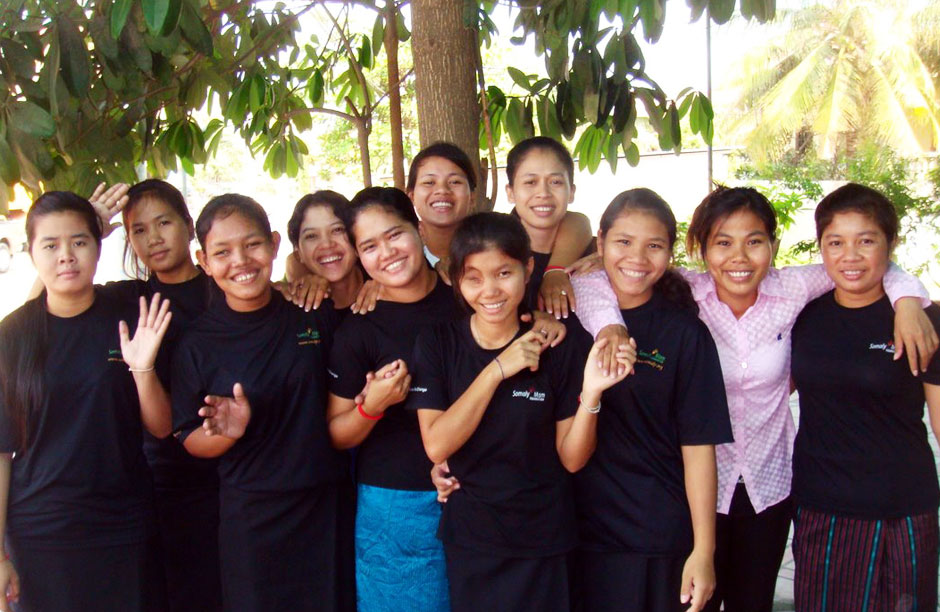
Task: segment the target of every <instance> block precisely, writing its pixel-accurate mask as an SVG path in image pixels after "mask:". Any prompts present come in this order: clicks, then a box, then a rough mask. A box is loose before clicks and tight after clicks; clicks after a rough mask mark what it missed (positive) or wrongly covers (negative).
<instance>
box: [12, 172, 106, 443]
mask: <svg viewBox="0 0 940 612" xmlns="http://www.w3.org/2000/svg"><path fill="white" fill-rule="evenodd" d="M63 212H72V213H75V214H77V215H79V216H80V217H81V218H82V220H83V221H85V224H86V225H87V226H88V231H89V232H90V233H91V236H92V238H93V239H94V240H95V244H97V245H98V250H99V252H100V251H101V226H100V225H99V222H98V216H97V215H96V214H95V209H94V208H93V207H92V205H91V204H90V203H89V202H88V200H86V199H85V198H83V197H81V196H79V195H76V194H74V193H71V192H68V191H48V192H46V193H44V194H42V195H41V196H39V198H38V199H37V200H36V201H35V202H33V205H32V206H31V207H30V208H29V212H28V213H27V214H26V241H27V244H28V245H29V248H30V250H32V247H33V241H34V240H35V239H36V225H37V223H38V222H39V219H41V218H42V217H44V216H46V215H50V214H54V213H63ZM0 341H2V344H0V390H2V392H3V410H4V412H5V414H4V416H5V417H6V420H7V423H9V424H10V427H11V429H12V433H13V436H14V438H15V440H16V447H17V452H26V450H27V449H28V447H29V443H30V439H29V433H30V432H29V425H30V420H31V418H32V415H34V414H35V413H37V412H39V410H40V409H41V408H42V404H43V401H44V400H45V395H46V389H45V385H44V381H43V377H44V370H45V366H46V355H47V350H48V348H49V330H48V328H47V326H46V307H45V292H43V294H42V295H41V296H40V297H38V298H35V299H33V300H30V301H29V302H26V304H24V305H23V307H22V308H19V309H18V310H16V311H15V312H13V313H12V314H11V315H10V316H9V317H7V319H6V320H5V321H4V323H3V327H2V338H0Z"/></svg>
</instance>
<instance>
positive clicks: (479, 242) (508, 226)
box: [449, 212, 532, 310]
mask: <svg viewBox="0 0 940 612" xmlns="http://www.w3.org/2000/svg"><path fill="white" fill-rule="evenodd" d="M490 249H499V250H500V251H502V252H503V253H505V254H506V255H507V256H508V257H511V258H512V259H515V260H516V261H518V262H520V263H521V264H522V267H523V268H525V267H526V266H527V265H528V263H529V259H531V257H532V248H531V246H530V243H529V235H528V234H527V233H526V231H525V228H524V227H522V222H521V221H519V219H518V218H516V217H513V216H511V215H507V214H504V213H498V212H481V213H476V214H473V215H470V216H468V217H466V218H465V219H464V220H463V221H461V222H460V225H458V226H457V231H455V232H454V237H453V238H452V239H451V241H450V269H449V272H450V279H451V284H452V286H453V288H454V295H455V296H456V297H457V302H458V303H459V304H460V305H462V306H463V307H464V308H465V309H467V310H469V309H470V307H469V306H468V305H467V302H466V301H465V300H464V299H463V295H462V294H461V293H460V280H461V279H462V278H463V275H464V265H465V264H466V262H467V258H468V257H470V256H471V255H475V254H476V253H482V252H483V251H488V250H490ZM519 308H520V309H524V308H525V294H523V299H522V301H521V302H520V303H519Z"/></svg>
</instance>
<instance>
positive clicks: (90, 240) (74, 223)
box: [29, 211, 99, 299]
mask: <svg viewBox="0 0 940 612" xmlns="http://www.w3.org/2000/svg"><path fill="white" fill-rule="evenodd" d="M29 255H30V257H32V260H33V265H35V266H36V273H37V274H38V275H39V279H40V280H41V281H42V283H43V285H45V287H46V291H47V292H48V293H49V295H50V296H55V297H57V298H65V299H73V298H80V297H82V296H84V295H86V294H87V293H88V292H89V291H94V289H93V282H94V278H95V270H96V268H97V267H98V255H99V249H98V244H97V243H96V242H95V239H94V237H93V236H92V233H91V230H90V229H89V228H88V224H87V223H86V221H85V219H84V218H83V217H82V216H81V215H79V214H78V213H74V212H70V211H65V212H55V213H49V214H45V215H42V216H41V217H38V218H37V219H36V225H35V230H34V237H33V242H32V244H31V245H30V250H29Z"/></svg>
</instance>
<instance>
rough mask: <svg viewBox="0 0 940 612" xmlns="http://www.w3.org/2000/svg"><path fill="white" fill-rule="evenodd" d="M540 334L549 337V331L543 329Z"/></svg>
mask: <svg viewBox="0 0 940 612" xmlns="http://www.w3.org/2000/svg"><path fill="white" fill-rule="evenodd" d="M539 333H540V334H542V335H543V336H547V335H548V330H547V329H545V328H544V327H543V328H542V329H540V330H539Z"/></svg>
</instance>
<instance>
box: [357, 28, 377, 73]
mask: <svg viewBox="0 0 940 612" xmlns="http://www.w3.org/2000/svg"><path fill="white" fill-rule="evenodd" d="M374 59H375V58H374V57H373V55H372V43H371V42H370V41H369V38H368V37H366V36H363V37H362V46H361V47H359V64H360V65H361V66H362V67H363V68H365V69H367V70H371V69H372V66H373V64H374V62H373V60H374Z"/></svg>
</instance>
